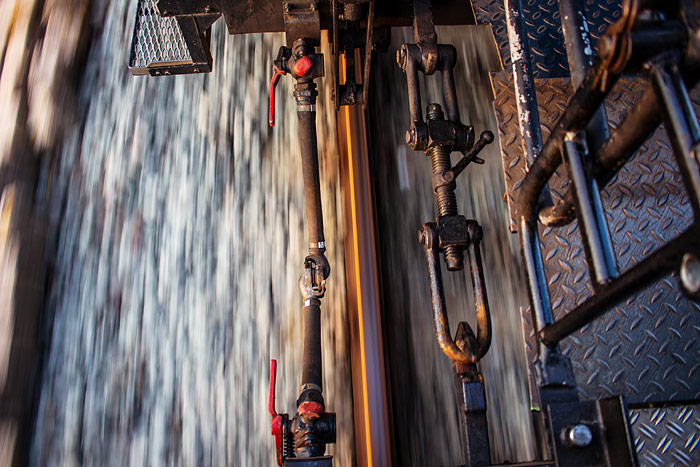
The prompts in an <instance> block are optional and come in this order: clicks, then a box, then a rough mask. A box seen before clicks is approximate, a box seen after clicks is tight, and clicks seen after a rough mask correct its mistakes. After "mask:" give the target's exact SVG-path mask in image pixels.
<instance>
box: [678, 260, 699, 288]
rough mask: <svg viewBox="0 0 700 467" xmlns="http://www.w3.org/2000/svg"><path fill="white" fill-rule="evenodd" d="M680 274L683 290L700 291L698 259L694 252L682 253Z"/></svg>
mask: <svg viewBox="0 0 700 467" xmlns="http://www.w3.org/2000/svg"><path fill="white" fill-rule="evenodd" d="M680 276H681V283H682V284H683V287H684V288H685V290H687V291H688V292H690V293H691V294H696V293H698V292H700V260H698V258H697V257H696V256H695V255H694V254H692V253H686V254H684V255H683V259H682V260H681V274H680Z"/></svg>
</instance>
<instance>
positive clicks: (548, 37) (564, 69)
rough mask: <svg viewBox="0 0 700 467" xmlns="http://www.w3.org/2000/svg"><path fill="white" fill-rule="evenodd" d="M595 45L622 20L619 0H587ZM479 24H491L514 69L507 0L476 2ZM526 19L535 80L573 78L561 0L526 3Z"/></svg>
mask: <svg viewBox="0 0 700 467" xmlns="http://www.w3.org/2000/svg"><path fill="white" fill-rule="evenodd" d="M584 4H585V9H586V19H587V22H588V29H589V32H590V36H591V46H592V47H595V45H596V43H597V42H598V38H599V37H600V36H601V35H602V34H603V33H604V32H605V31H606V30H607V28H608V26H609V25H610V24H612V23H613V22H615V21H616V20H617V18H619V17H620V14H621V9H620V2H619V0H584ZM472 7H473V9H474V16H475V17H476V22H477V24H490V25H491V28H492V30H493V35H494V39H495V41H496V45H497V48H498V53H499V55H500V57H501V64H502V66H503V69H505V70H508V69H510V65H511V60H510V50H509V46H508V31H507V29H506V15H505V9H504V2H503V0H472ZM523 17H524V20H525V28H526V29H527V38H528V43H529V45H530V50H531V54H530V56H531V60H532V74H533V77H535V78H564V77H567V76H569V68H568V67H569V62H568V59H567V57H566V48H565V46H564V37H563V34H562V28H561V20H560V18H559V3H558V0H546V1H539V0H523Z"/></svg>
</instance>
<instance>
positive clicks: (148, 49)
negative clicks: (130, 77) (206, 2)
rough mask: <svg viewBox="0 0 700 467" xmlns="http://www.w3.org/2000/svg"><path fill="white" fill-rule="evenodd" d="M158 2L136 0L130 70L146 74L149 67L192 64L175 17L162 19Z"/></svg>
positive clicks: (153, 0) (154, 0)
mask: <svg viewBox="0 0 700 467" xmlns="http://www.w3.org/2000/svg"><path fill="white" fill-rule="evenodd" d="M156 1H157V0H138V7H137V17H136V18H137V19H136V25H135V26H134V36H133V41H132V44H131V54H130V57H129V68H130V69H131V71H132V73H138V74H147V73H148V71H147V67H148V66H149V65H154V64H159V65H174V64H184V63H192V57H191V56H190V51H189V50H188V49H187V43H186V42H185V38H184V37H183V35H182V32H181V31H180V26H179V25H178V24H177V20H176V19H175V18H174V17H170V18H163V17H162V16H160V15H159V14H158V11H157V10H156Z"/></svg>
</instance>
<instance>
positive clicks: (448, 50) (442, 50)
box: [438, 44, 461, 123]
mask: <svg viewBox="0 0 700 467" xmlns="http://www.w3.org/2000/svg"><path fill="white" fill-rule="evenodd" d="M438 53H439V54H440V59H439V61H438V68H439V69H440V71H441V74H442V87H443V94H444V96H445V108H446V109H447V119H448V120H449V121H451V122H452V123H461V122H460V120H459V105H458V104H457V89H456V87H455V75H454V69H455V64H456V63H457V50H456V49H455V48H454V46H453V45H448V44H440V45H439V46H438Z"/></svg>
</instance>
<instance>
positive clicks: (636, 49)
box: [129, 0, 700, 467]
mask: <svg viewBox="0 0 700 467" xmlns="http://www.w3.org/2000/svg"><path fill="white" fill-rule="evenodd" d="M138 5H139V6H138V17H137V19H136V26H135V29H134V36H133V44H132V51H131V56H130V59H129V67H130V70H131V71H132V73H134V74H137V75H138V74H140V75H151V76H169V75H178V74H189V73H206V72H209V71H211V70H212V67H214V66H216V63H215V57H212V55H211V53H210V51H209V34H210V28H211V26H212V24H214V22H216V21H217V20H219V19H220V18H221V17H222V16H223V19H224V21H225V23H226V27H227V29H228V32H229V33H230V34H246V33H253V32H284V33H285V34H286V42H287V43H286V46H282V47H280V49H279V53H278V55H277V57H276V58H275V60H274V62H273V63H274V66H273V69H272V70H270V75H271V82H270V108H269V124H270V126H274V125H275V124H277V125H280V124H284V123H283V122H282V123H280V122H276V121H275V93H276V92H281V91H280V90H279V89H281V88H278V87H277V85H278V83H279V82H280V80H287V79H288V78H287V75H291V78H292V79H293V80H294V97H295V100H296V105H297V107H296V110H297V116H298V120H299V121H298V123H299V134H298V139H299V141H300V149H301V160H302V171H303V180H304V188H305V201H306V210H307V211H306V223H307V227H308V231H309V239H308V256H307V257H306V259H305V261H304V264H303V267H301V268H300V273H301V277H300V279H299V289H300V293H301V296H302V300H303V312H302V314H303V321H304V336H303V372H302V375H301V381H300V390H299V395H298V399H297V404H296V408H295V409H294V411H290V413H289V414H287V413H278V412H277V407H276V404H275V379H276V371H277V364H276V362H275V361H274V360H273V361H272V362H271V366H270V395H269V404H268V408H267V409H268V413H269V416H270V420H271V431H272V435H273V437H274V445H275V450H276V458H277V462H278V464H279V465H290V466H292V465H298V466H331V465H333V459H332V457H331V456H328V455H325V454H326V445H327V444H330V443H334V442H335V439H336V433H337V432H339V431H341V430H343V429H345V428H344V427H343V426H340V425H338V424H337V423H336V415H335V414H334V413H333V412H331V411H330V409H332V407H333V401H332V400H326V399H325V398H324V395H323V375H322V357H321V356H322V349H321V338H320V335H321V326H322V317H323V308H322V299H323V297H324V294H325V291H326V279H327V278H328V277H329V275H330V274H331V270H332V268H333V266H334V265H332V264H329V262H328V260H327V259H326V256H325V252H326V244H325V238H324V226H323V214H322V209H321V192H320V187H319V175H318V171H319V157H322V156H319V152H318V148H317V132H316V99H317V96H318V89H317V85H316V82H317V80H320V79H332V80H333V82H332V85H331V89H332V94H333V101H334V104H335V107H336V110H338V111H339V112H340V113H339V115H342V116H341V117H339V122H342V123H339V126H344V127H345V131H344V132H343V134H344V136H341V139H344V141H342V142H341V146H343V147H345V148H346V149H345V150H346V151H348V152H349V153H352V154H354V157H350V158H349V166H348V167H346V169H347V172H346V173H347V174H348V175H347V176H348V181H347V184H348V186H349V189H348V190H347V196H348V197H349V199H348V200H346V204H347V205H349V206H352V208H351V209H350V210H351V214H350V220H349V221H348V222H349V224H351V225H352V227H353V228H352V229H351V230H352V232H353V235H352V238H351V239H349V240H346V241H349V243H351V244H352V246H353V247H352V248H351V249H350V253H348V252H347V251H346V258H349V260H348V261H347V265H346V267H348V268H352V271H346V276H347V277H348V281H349V282H350V281H352V282H353V285H352V287H350V288H351V289H353V290H355V295H354V300H355V301H356V302H357V307H356V308H357V309H358V310H359V311H358V313H359V316H358V317H357V318H356V320H357V332H358V333H359V334H361V335H362V339H361V342H362V345H361V348H360V349H359V353H360V354H361V355H360V356H359V357H358V358H359V361H360V363H358V364H357V365H355V364H353V390H354V394H355V395H356V396H355V397H356V399H357V400H356V401H355V412H356V413H355V414H354V418H355V430H356V433H358V434H357V435H356V438H357V439H358V451H362V453H359V452H358V459H359V460H360V462H361V463H363V464H364V465H382V466H383V465H392V463H393V462H396V461H395V455H392V450H395V449H398V448H397V447H396V446H397V444H396V440H392V434H391V433H392V432H394V431H392V428H391V420H390V413H389V412H390V410H389V409H388V408H387V404H388V402H387V401H388V399H389V395H388V392H389V388H388V383H387V374H388V373H389V369H387V368H386V365H385V361H384V356H383V353H384V348H383V344H382V339H383V334H384V333H385V332H386V330H383V329H382V324H381V323H382V316H381V302H382V300H381V294H382V292H383V291H382V287H381V280H380V278H379V275H380V273H379V272H378V265H377V263H378V262H379V260H380V256H379V254H378V253H377V251H376V242H377V234H376V232H375V229H374V227H373V224H374V222H375V217H374V216H375V214H373V196H374V195H373V185H372V182H371V181H370V179H371V177H370V175H369V172H370V169H369V165H370V161H368V160H367V145H368V144H371V143H368V136H367V134H368V128H367V126H368V123H367V122H369V121H370V117H369V116H368V115H367V109H368V108H369V105H370V103H371V96H372V86H375V84H376V83H375V81H374V79H375V78H373V73H372V70H373V61H374V60H376V56H377V54H379V53H382V51H383V50H386V49H387V47H388V42H389V41H390V38H391V32H390V29H391V28H392V27H402V26H404V27H408V26H410V27H412V29H413V34H414V41H413V43H404V44H402V45H400V47H398V53H397V56H396V64H397V67H398V68H399V69H400V70H401V71H402V72H403V74H404V76H405V79H406V88H407V92H408V99H409V108H408V109H392V110H393V111H394V112H407V113H408V115H410V119H409V122H410V126H409V127H408V128H406V136H405V139H406V145H407V147H408V148H410V150H411V151H416V152H423V153H424V154H425V155H426V156H427V157H429V158H430V161H431V169H432V170H431V171H430V172H428V173H425V177H426V179H428V180H430V183H431V186H432V190H433V194H434V197H435V204H436V208H437V211H436V212H437V215H436V218H435V219H425V221H428V222H426V223H424V224H423V225H422V226H420V230H419V232H418V239H417V241H416V244H415V247H416V248H417V249H420V248H422V250H423V251H424V254H425V260H426V266H427V274H425V276H426V280H425V287H426V289H429V290H430V294H431V298H432V316H433V324H434V329H433V330H430V329H425V330H424V332H426V333H433V332H434V334H435V337H436V340H437V344H438V346H439V347H440V349H441V350H442V352H443V353H444V354H445V356H446V357H447V358H448V359H449V360H450V362H451V365H452V370H453V378H454V387H455V389H456V394H457V400H458V404H457V405H456V406H455V407H454V410H455V412H456V413H457V414H458V418H459V421H460V425H461V432H460V433H454V436H456V437H459V438H460V440H461V443H462V448H463V449H462V450H463V455H464V465H466V466H472V467H477V466H490V465H495V464H494V463H493V462H492V459H491V451H490V448H489V423H493V421H490V420H488V418H487V415H486V396H485V390H484V385H485V384H486V385H488V384H489V381H488V380H485V378H484V375H483V374H482V372H481V371H480V368H479V361H480V360H481V359H482V357H484V355H486V354H487V352H488V350H489V347H490V345H491V341H492V323H491V313H490V310H489V299H488V294H487V287H486V282H485V280H484V270H485V269H488V268H489V264H488V263H487V262H485V261H484V260H483V259H482V255H481V244H482V243H483V242H488V241H491V240H490V237H489V235H488V234H485V233H484V232H483V231H482V227H481V226H480V224H479V219H467V218H466V217H465V216H464V215H462V214H461V213H460V212H461V211H460V209H459V207H458V204H457V199H456V197H455V188H456V186H457V185H458V184H459V183H460V181H461V180H462V179H463V178H464V177H462V178H460V175H461V174H463V172H464V171H465V170H469V171H474V170H476V171H478V170H479V167H478V166H479V164H480V163H483V160H482V159H481V158H480V157H479V154H480V153H481V151H482V150H483V149H484V148H485V147H487V146H488V145H490V144H494V145H496V144H497V145H499V147H500V153H501V157H502V167H503V176H504V179H505V184H506V193H505V200H506V202H507V204H508V212H509V217H508V228H509V230H510V231H511V232H512V234H513V235H516V234H517V236H518V239H519V245H520V250H521V261H522V267H523V270H524V271H525V276H526V281H527V284H526V286H527V290H528V296H529V302H528V303H523V304H522V309H521V310H520V311H518V310H510V312H512V313H518V312H522V316H523V335H524V340H525V346H526V349H527V353H528V359H529V362H528V364H529V368H528V371H529V375H530V377H529V379H530V398H531V404H530V405H531V414H532V421H533V424H534V427H535V438H536V439H535V440H534V441H533V442H534V444H536V446H537V451H538V452H537V459H536V460H534V461H531V462H527V463H510V464H508V465H521V466H525V465H528V466H535V465H539V466H550V465H551V466H578V465H581V466H584V465H586V466H588V465H591V466H592V465H596V466H597V465H600V466H604V465H605V466H612V465H615V466H616V467H617V466H622V465H640V464H641V465H697V464H698V462H700V447H698V445H699V444H700V415H699V413H700V412H699V411H698V410H699V408H698V401H699V400H700V358H699V357H700V342H698V340H699V338H700V317H699V315H698V313H700V307H699V306H698V305H697V300H698V299H700V257H698V255H699V254H700V252H699V251H698V240H699V239H700V230H698V229H699V227H698V226H697V225H696V223H695V217H696V216H697V215H698V214H699V213H700V165H699V164H698V160H697V151H698V150H699V149H698V148H700V126H699V125H698V120H697V116H696V110H697V108H698V103H699V102H700V100H698V94H697V91H696V90H695V89H694V88H695V85H696V84H697V80H698V78H700V43H699V42H698V41H699V40H700V29H698V28H699V27H700V22H699V18H700V5H698V4H697V3H696V2H692V1H680V0H679V1H667V2H660V1H654V0H623V1H622V2H617V1H614V0H613V1H607V0H600V1H597V0H590V1H586V2H583V1H582V0H560V1H559V2H554V1H550V2H546V4H545V3H544V2H537V1H530V2H523V1H522V0H505V1H498V0H496V1H488V0H473V1H472V2H471V3H470V2H460V1H453V0H450V1H446V2H437V1H436V2H432V3H431V1H430V0H413V1H412V2H411V1H403V0H397V1H386V2H377V1H376V0H345V1H344V0H331V1H325V0H321V1H319V0H283V1H282V0H272V1H268V0H258V1H255V2H253V1H247V0H246V1H240V2H238V1H236V2H234V1H226V0H217V1H199V0H197V1H195V0H158V1H156V0H138ZM436 25H458V26H464V27H470V26H474V25H487V26H489V27H490V28H491V31H492V34H493V38H494V41H495V44H496V47H497V49H498V52H499V56H500V61H501V67H500V69H494V70H490V80H491V86H492V90H493V98H494V101H493V102H494V103H493V108H494V111H495V116H496V121H497V128H474V127H472V126H471V125H468V124H465V123H464V121H468V118H465V116H463V115H460V112H459V108H460V107H459V104H458V97H457V94H458V93H457V88H459V87H467V86H469V83H465V82H457V81H456V80H455V73H454V68H455V64H456V62H457V60H458V59H459V57H460V54H459V52H458V50H456V49H455V47H454V46H453V45H451V44H444V43H441V42H440V37H439V36H438V34H437V33H436V29H435V26H436ZM323 30H327V31H328V33H327V37H328V40H329V42H330V43H331V55H330V56H324V54H322V53H320V49H319V46H320V45H321V37H322V36H321V32H322V31H323ZM173 79H177V78H173ZM424 80H438V81H439V82H440V89H441V91H442V96H441V97H442V98H441V102H440V103H436V102H426V101H425V96H423V95H422V83H423V82H424ZM426 104H427V107H426V108H425V109H426V110H425V111H424V105H426ZM374 118H381V116H379V117H376V116H375V117H374ZM453 153H459V154H458V155H457V156H456V157H455V159H452V158H451V155H452V154H453ZM416 157H417V156H416ZM455 160H456V162H454V163H453V161H455ZM418 227H419V226H416V229H418ZM347 248H348V247H347V246H346V250H347ZM441 257H442V259H443V261H444V267H445V269H444V270H446V271H447V274H448V275H451V274H468V277H469V278H470V281H471V290H472V293H473V301H474V303H475V306H474V309H475V320H474V322H475V326H474V328H473V327H472V326H471V325H470V324H469V323H467V322H466V321H461V322H459V323H458V324H457V326H454V324H455V323H453V326H452V328H451V327H450V320H449V314H448V310H447V307H446V300H445V290H444V283H443V280H444V279H443V271H444V270H443V269H442V267H441V261H440V258H441ZM465 263H466V264H465ZM460 271H464V272H460ZM453 313H454V312H453ZM455 328H456V332H455V333H454V334H453V333H452V331H451V329H455ZM394 410H401V408H394ZM395 429H396V428H395V427H394V429H393V430H395ZM494 429H496V430H497V429H498V428H497V427H494V426H491V430H494Z"/></svg>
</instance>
